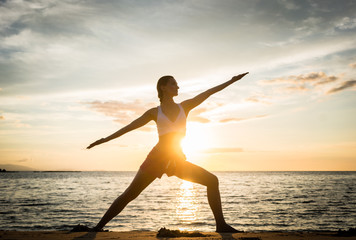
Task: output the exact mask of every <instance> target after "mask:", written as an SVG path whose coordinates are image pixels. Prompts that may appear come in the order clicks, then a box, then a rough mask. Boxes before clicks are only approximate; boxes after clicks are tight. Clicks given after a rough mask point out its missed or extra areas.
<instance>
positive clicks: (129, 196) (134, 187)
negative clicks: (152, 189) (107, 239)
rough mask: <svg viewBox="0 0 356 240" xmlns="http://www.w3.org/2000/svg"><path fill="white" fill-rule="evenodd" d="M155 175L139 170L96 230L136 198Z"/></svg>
mask: <svg viewBox="0 0 356 240" xmlns="http://www.w3.org/2000/svg"><path fill="white" fill-rule="evenodd" d="M154 180H155V177H153V176H151V175H149V174H147V173H145V172H143V171H142V170H139V171H138V172H137V174H136V176H135V178H134V179H133V180H132V182H131V184H130V186H129V187H128V188H127V189H126V190H125V192H123V193H122V194H121V195H120V196H119V197H118V198H116V200H115V201H114V202H113V203H112V204H111V206H110V208H109V209H108V210H107V211H106V213H105V214H104V216H103V217H102V218H101V220H100V222H99V223H98V224H97V225H96V226H95V227H94V229H93V230H94V231H99V230H101V229H102V228H103V227H104V226H105V225H106V224H107V223H108V222H109V221H110V220H111V219H113V218H114V217H115V216H116V215H118V214H119V213H120V212H121V211H122V210H123V209H124V208H125V207H126V205H127V204H128V203H129V202H131V201H132V200H134V199H135V198H136V197H137V196H138V195H140V193H141V192H142V191H143V190H144V189H145V188H146V187H147V186H148V185H150V184H151V183H152V182H153V181H154Z"/></svg>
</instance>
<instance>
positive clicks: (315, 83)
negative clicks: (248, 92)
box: [259, 72, 340, 93]
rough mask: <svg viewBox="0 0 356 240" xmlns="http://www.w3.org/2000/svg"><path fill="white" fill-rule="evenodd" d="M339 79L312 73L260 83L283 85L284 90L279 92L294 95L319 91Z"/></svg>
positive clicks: (281, 89)
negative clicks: (294, 93)
mask: <svg viewBox="0 0 356 240" xmlns="http://www.w3.org/2000/svg"><path fill="white" fill-rule="evenodd" d="M339 79H340V77H338V76H335V75H327V74H326V73H324V72H311V73H306V74H300V75H290V76H286V77H280V78H275V79H271V80H262V81H260V82H259V83H260V84H272V85H282V88H279V89H278V91H279V92H286V93H293V92H306V91H310V90H315V89H319V87H322V86H324V85H328V84H330V83H333V82H336V81H338V80H339Z"/></svg>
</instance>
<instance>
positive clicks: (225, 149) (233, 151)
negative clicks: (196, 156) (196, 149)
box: [202, 148, 243, 153]
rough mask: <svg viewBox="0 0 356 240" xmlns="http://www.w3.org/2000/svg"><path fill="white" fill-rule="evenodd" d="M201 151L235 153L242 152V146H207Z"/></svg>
mask: <svg viewBox="0 0 356 240" xmlns="http://www.w3.org/2000/svg"><path fill="white" fill-rule="evenodd" d="M202 152H203V153H237V152H243V149H242V148H209V149H206V150H204V151H202Z"/></svg>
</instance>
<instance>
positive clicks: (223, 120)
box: [219, 115, 268, 123]
mask: <svg viewBox="0 0 356 240" xmlns="http://www.w3.org/2000/svg"><path fill="white" fill-rule="evenodd" d="M267 116H268V115H258V116H254V117H249V118H225V119H222V120H220V121H219V122H220V123H228V122H240V121H246V120H252V119H257V118H264V117H267Z"/></svg>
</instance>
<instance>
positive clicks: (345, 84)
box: [327, 80, 356, 94]
mask: <svg viewBox="0 0 356 240" xmlns="http://www.w3.org/2000/svg"><path fill="white" fill-rule="evenodd" d="M353 86H356V80H350V81H345V82H343V83H341V84H340V85H339V86H338V87H335V88H332V89H330V90H329V91H328V92H327V94H332V93H336V92H340V91H343V90H345V89H348V88H352V87H353Z"/></svg>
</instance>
